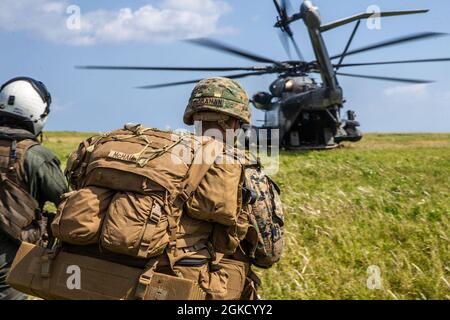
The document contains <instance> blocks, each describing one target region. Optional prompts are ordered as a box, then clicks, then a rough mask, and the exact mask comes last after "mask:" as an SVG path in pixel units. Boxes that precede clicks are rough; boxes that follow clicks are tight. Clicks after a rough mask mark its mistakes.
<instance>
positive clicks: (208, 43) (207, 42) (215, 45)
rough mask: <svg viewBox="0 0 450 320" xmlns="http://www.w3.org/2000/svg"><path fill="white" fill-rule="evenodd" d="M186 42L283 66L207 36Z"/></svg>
mask: <svg viewBox="0 0 450 320" xmlns="http://www.w3.org/2000/svg"><path fill="white" fill-rule="evenodd" d="M185 41H186V42H189V43H192V44H195V45H198V46H201V47H205V48H209V49H214V50H217V51H221V52H226V53H229V54H233V55H236V56H239V57H243V58H247V59H250V60H252V61H255V62H262V63H272V64H275V65H278V66H283V64H282V63H281V62H279V61H275V60H272V59H270V58H266V57H263V56H260V55H257V54H254V53H251V52H248V51H244V50H241V49H238V48H234V47H232V46H229V45H226V44H223V43H221V42H218V41H216V40H212V39H207V38H200V39H190V40H185Z"/></svg>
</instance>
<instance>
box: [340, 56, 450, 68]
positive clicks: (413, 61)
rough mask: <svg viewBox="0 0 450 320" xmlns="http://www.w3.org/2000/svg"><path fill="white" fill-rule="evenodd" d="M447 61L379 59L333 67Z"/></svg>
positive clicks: (449, 59)
mask: <svg viewBox="0 0 450 320" xmlns="http://www.w3.org/2000/svg"><path fill="white" fill-rule="evenodd" d="M447 61H450V58H437V59H420V60H399V61H380V62H366V63H346V64H337V65H335V67H337V68H346V67H361V66H379V65H387V64H405V63H427V62H447Z"/></svg>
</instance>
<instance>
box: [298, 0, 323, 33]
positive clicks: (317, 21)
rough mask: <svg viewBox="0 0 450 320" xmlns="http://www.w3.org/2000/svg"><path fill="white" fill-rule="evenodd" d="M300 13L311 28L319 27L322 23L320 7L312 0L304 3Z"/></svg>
mask: <svg viewBox="0 0 450 320" xmlns="http://www.w3.org/2000/svg"><path fill="white" fill-rule="evenodd" d="M300 14H301V16H302V18H303V20H304V21H305V23H306V25H307V26H308V27H309V28H311V29H319V28H320V26H321V25H322V18H321V17H320V12H319V9H318V8H317V7H316V6H315V5H314V4H313V3H312V2H311V1H308V0H307V1H304V2H303V3H302V5H301V6H300Z"/></svg>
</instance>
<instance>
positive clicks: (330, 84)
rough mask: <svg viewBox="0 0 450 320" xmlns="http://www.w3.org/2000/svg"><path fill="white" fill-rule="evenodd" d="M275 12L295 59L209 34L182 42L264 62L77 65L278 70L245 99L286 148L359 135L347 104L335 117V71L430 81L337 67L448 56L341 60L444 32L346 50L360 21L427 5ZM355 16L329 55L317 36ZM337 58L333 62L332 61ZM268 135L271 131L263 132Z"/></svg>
mask: <svg viewBox="0 0 450 320" xmlns="http://www.w3.org/2000/svg"><path fill="white" fill-rule="evenodd" d="M273 2H274V5H275V7H276V10H277V13H278V17H277V22H276V24H275V27H276V28H279V29H280V30H281V35H282V37H281V39H282V42H283V45H284V47H285V49H286V51H287V53H288V55H290V50H289V41H290V42H291V43H292V44H293V46H294V48H295V51H296V53H297V55H298V60H289V61H277V60H273V59H270V58H267V57H264V56H261V55H259V54H254V53H251V52H248V51H244V50H241V49H238V48H235V47H232V46H229V45H227V44H224V43H221V42H218V41H215V40H212V39H192V40H187V41H188V42H190V43H192V44H195V45H199V46H202V47H206V48H209V49H214V50H217V51H220V52H224V53H228V54H233V55H236V56H239V57H242V58H246V59H249V60H251V61H253V62H258V63H264V64H266V65H265V66H252V67H140V66H98V65H97V66H82V67H79V68H83V69H100V70H154V71H207V72H211V71H212V72H227V71H245V72H243V73H238V74H232V75H226V76H225V77H228V78H232V79H239V78H244V77H250V76H260V75H264V74H278V78H277V79H276V80H275V81H274V82H273V83H272V84H271V85H270V87H269V91H270V92H259V93H256V94H255V95H254V96H253V98H252V99H251V102H252V104H253V105H254V106H255V107H256V108H257V109H259V110H263V111H265V119H264V124H263V125H262V126H260V127H253V129H255V131H256V133H258V132H261V129H267V130H269V131H270V130H273V129H278V130H279V132H278V139H279V141H269V143H271V144H277V145H280V146H281V147H282V148H285V149H289V150H301V149H331V148H335V147H337V146H338V145H339V144H340V143H341V142H343V141H351V142H356V141H359V140H361V138H362V133H361V132H360V130H359V129H358V127H359V126H360V124H359V123H358V122H357V121H356V119H355V112H354V111H351V110H348V111H347V112H346V113H347V118H342V117H341V110H342V109H343V105H344V103H345V100H344V96H343V91H342V88H341V87H340V86H339V82H338V76H345V77H357V78H365V79H372V80H385V81H395V82H402V83H409V84H423V83H430V82H431V81H427V80H417V79H405V78H397V77H380V76H368V75H359V74H350V73H342V72H340V71H339V70H340V69H341V68H346V67H358V66H375V65H391V64H404V63H425V62H443V61H450V58H439V59H423V60H402V61H380V62H369V63H346V64H344V63H343V62H344V59H345V58H346V57H348V56H352V55H355V54H359V53H363V52H367V51H370V50H375V49H380V48H385V47H390V46H394V45H399V44H405V43H410V42H413V41H418V40H425V39H431V38H435V37H439V36H442V35H445V34H444V33H436V32H423V33H417V34H412V35H408V36H404V37H400V38H395V39H391V40H388V41H384V42H380V43H376V44H373V45H369V46H365V47H362V48H358V49H352V50H350V47H351V44H352V42H353V39H354V37H355V35H356V32H357V30H358V28H359V27H360V24H361V21H362V20H364V19H369V18H373V17H380V18H381V17H391V16H400V15H409V14H419V13H426V12H428V11H429V10H403V11H389V12H379V13H361V14H357V15H354V16H350V17H348V18H344V19H341V20H337V21H334V22H332V23H328V24H322V21H321V16H320V13H319V10H318V8H317V7H316V6H314V4H313V3H312V2H311V1H303V2H302V4H301V5H300V10H299V12H298V13H295V14H293V15H289V14H288V6H289V3H288V0H281V3H280V2H279V1H278V0H273ZM298 20H302V21H303V22H304V24H305V26H306V27H307V29H308V32H309V37H310V41H311V44H312V46H313V49H314V54H315V58H316V60H314V61H309V62H308V61H305V59H304V58H303V56H302V54H301V51H300V49H299V47H298V45H297V43H296V41H295V39H294V34H293V31H292V28H291V23H293V22H295V21H298ZM352 22H356V24H355V27H354V29H353V31H352V33H351V35H350V38H349V39H348V41H347V43H346V45H345V47H344V50H343V52H342V53H340V54H337V55H333V56H330V55H329V53H328V50H327V47H326V45H325V41H324V39H323V37H322V33H324V32H327V31H329V30H332V29H334V28H337V27H340V26H343V25H346V24H348V23H352ZM334 61H337V62H334ZM311 74H320V76H321V80H322V83H321V84H318V83H317V82H316V81H315V80H314V78H313V77H311ZM199 80H200V79H197V80H188V81H179V82H171V83H164V84H156V85H149V86H141V87H139V88H142V89H156V88H163V87H170V86H177V85H186V84H193V83H196V82H198V81H199ZM267 136H268V137H270V136H271V135H270V134H269V135H267Z"/></svg>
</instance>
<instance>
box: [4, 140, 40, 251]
mask: <svg viewBox="0 0 450 320" xmlns="http://www.w3.org/2000/svg"><path fill="white" fill-rule="evenodd" d="M37 144H38V142H36V141H34V140H31V139H26V140H21V141H19V142H17V141H16V140H0V228H1V229H2V230H3V231H4V232H5V233H6V234H8V235H9V236H10V237H11V238H12V239H14V240H17V241H27V242H30V243H37V242H38V241H39V240H40V239H41V237H42V235H43V234H44V232H45V223H44V222H43V219H42V217H40V215H39V205H38V203H37V201H36V200H35V199H34V198H33V197H32V196H31V195H30V194H29V193H28V191H27V190H28V188H27V186H26V184H25V169H24V161H25V154H26V152H27V150H28V149H29V148H31V147H32V146H35V145H37Z"/></svg>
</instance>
